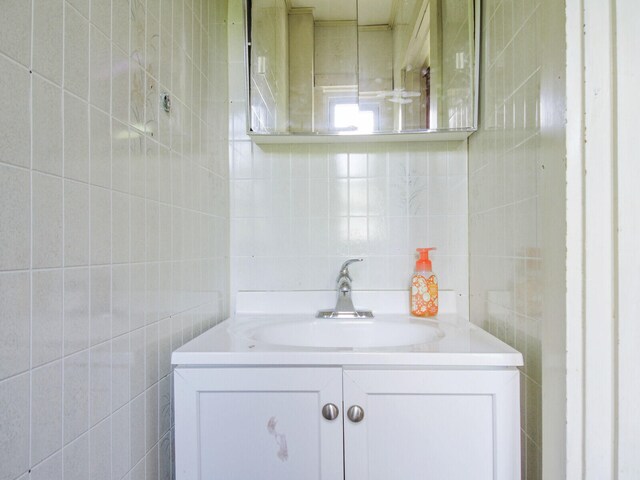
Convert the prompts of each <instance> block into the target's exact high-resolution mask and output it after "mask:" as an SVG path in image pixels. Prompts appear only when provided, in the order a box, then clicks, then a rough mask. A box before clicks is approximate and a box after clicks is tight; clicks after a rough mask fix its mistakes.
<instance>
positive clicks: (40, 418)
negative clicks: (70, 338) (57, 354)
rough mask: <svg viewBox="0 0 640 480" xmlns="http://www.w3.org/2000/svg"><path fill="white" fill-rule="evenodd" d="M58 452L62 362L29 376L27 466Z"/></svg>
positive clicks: (60, 423) (60, 429)
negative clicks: (29, 462)
mask: <svg viewBox="0 0 640 480" xmlns="http://www.w3.org/2000/svg"><path fill="white" fill-rule="evenodd" d="M60 448H62V361H58V362H54V363H50V364H48V365H46V366H44V367H41V368H38V369H35V370H33V371H32V373H31V462H32V464H37V463H40V462H41V461H42V460H44V459H45V458H47V457H48V456H49V455H51V454H52V453H54V452H56V451H57V450H59V449H60Z"/></svg>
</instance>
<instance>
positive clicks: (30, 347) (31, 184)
mask: <svg viewBox="0 0 640 480" xmlns="http://www.w3.org/2000/svg"><path fill="white" fill-rule="evenodd" d="M30 5H31V44H30V48H31V50H30V52H29V55H30V58H29V112H30V115H29V129H30V139H29V141H30V152H29V154H30V160H29V162H30V163H29V170H30V172H29V200H30V205H29V209H30V219H29V225H30V235H29V319H30V327H29V432H28V437H29V452H28V465H27V467H28V470H29V473H31V464H32V462H33V456H32V453H31V452H32V451H33V272H32V269H33V225H34V215H33V213H34V208H33V163H34V159H33V148H34V139H33V124H34V122H33V117H34V113H33V44H34V26H35V0H31V2H30ZM29 476H31V475H29Z"/></svg>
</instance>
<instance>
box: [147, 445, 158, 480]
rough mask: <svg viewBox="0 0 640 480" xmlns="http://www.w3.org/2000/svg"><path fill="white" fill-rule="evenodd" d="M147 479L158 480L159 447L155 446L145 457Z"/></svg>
mask: <svg viewBox="0 0 640 480" xmlns="http://www.w3.org/2000/svg"><path fill="white" fill-rule="evenodd" d="M145 464H146V466H145V471H146V479H147V480H154V479H156V478H158V446H157V445H155V446H154V447H153V448H151V450H150V451H149V453H147V456H146V457H145Z"/></svg>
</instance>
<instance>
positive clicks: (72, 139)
mask: <svg viewBox="0 0 640 480" xmlns="http://www.w3.org/2000/svg"><path fill="white" fill-rule="evenodd" d="M87 109H88V106H87V104H86V103H85V102H84V101H82V100H80V99H78V98H77V97H75V96H73V95H70V94H69V93H65V95H64V138H65V141H64V176H65V177H66V178H71V179H74V180H79V181H82V182H87V181H89V159H90V156H89V155H90V153H89V115H88V111H87Z"/></svg>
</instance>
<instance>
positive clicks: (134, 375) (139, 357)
mask: <svg viewBox="0 0 640 480" xmlns="http://www.w3.org/2000/svg"><path fill="white" fill-rule="evenodd" d="M129 338H130V340H129V345H130V347H129V348H130V349H131V351H130V356H129V365H130V388H129V392H130V395H131V397H132V398H133V397H135V396H137V395H140V394H141V393H142V392H143V391H144V388H145V371H144V360H145V341H144V330H142V329H138V330H134V331H132V332H131V335H130V337H129ZM143 428H144V422H143ZM138 460H139V459H138Z"/></svg>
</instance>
